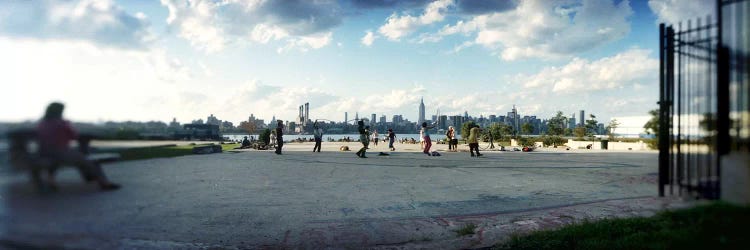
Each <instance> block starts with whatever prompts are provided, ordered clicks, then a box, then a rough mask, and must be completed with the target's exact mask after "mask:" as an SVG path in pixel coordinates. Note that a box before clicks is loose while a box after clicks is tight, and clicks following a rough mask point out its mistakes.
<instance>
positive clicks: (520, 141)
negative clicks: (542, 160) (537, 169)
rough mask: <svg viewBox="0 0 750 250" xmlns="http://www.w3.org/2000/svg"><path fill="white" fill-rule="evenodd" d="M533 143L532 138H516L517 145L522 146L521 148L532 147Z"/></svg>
mask: <svg viewBox="0 0 750 250" xmlns="http://www.w3.org/2000/svg"><path fill="white" fill-rule="evenodd" d="M535 141H536V140H534V138H531V137H520V138H518V144H519V145H521V146H523V147H526V146H529V147H531V146H534V142H535Z"/></svg>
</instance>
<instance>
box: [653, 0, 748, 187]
mask: <svg viewBox="0 0 750 250" xmlns="http://www.w3.org/2000/svg"><path fill="white" fill-rule="evenodd" d="M717 6H718V7H717V15H716V19H713V18H712V17H710V16H709V17H705V18H696V19H695V20H688V21H686V22H680V23H678V24H676V25H675V26H676V27H675V26H671V25H670V26H667V25H665V24H661V25H660V26H659V29H660V34H659V44H660V53H659V54H660V97H659V195H660V196H664V195H665V194H667V193H668V194H670V195H675V194H676V195H681V196H682V195H686V196H693V197H697V198H705V199H718V198H719V193H720V190H719V187H720V185H719V184H720V170H721V156H722V155H725V154H727V153H729V152H730V151H737V150H744V151H745V152H747V151H748V149H747V148H748V137H750V136H748V134H750V133H748V128H750V126H749V124H748V123H750V120H749V119H748V113H750V112H749V111H750V109H748V74H747V73H748V72H749V71H750V70H748V64H747V58H748V57H747V54H748V48H750V46H748V31H747V29H748V27H747V24H748V16H747V13H748V8H750V1H748V0H718V1H717Z"/></svg>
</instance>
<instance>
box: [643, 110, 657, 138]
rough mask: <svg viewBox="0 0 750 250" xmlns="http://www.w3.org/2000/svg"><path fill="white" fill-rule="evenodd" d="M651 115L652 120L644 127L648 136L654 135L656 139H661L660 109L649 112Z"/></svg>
mask: <svg viewBox="0 0 750 250" xmlns="http://www.w3.org/2000/svg"><path fill="white" fill-rule="evenodd" d="M648 114H650V115H651V119H650V120H648V122H646V124H644V125H643V129H645V131H646V134H649V135H650V134H653V135H654V136H655V137H656V138H659V109H653V110H651V111H648Z"/></svg>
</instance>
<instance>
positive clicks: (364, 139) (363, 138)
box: [357, 120, 370, 158]
mask: <svg viewBox="0 0 750 250" xmlns="http://www.w3.org/2000/svg"><path fill="white" fill-rule="evenodd" d="M369 129H370V126H367V127H365V122H364V121H363V120H359V121H357V130H358V131H359V141H360V142H361V143H362V148H360V149H359V151H357V156H359V158H367V156H365V154H366V153H367V146H368V145H370V131H369Z"/></svg>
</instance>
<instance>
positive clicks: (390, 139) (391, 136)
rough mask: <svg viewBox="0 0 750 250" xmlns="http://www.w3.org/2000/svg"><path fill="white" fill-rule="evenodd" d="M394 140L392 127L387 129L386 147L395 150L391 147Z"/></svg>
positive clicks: (394, 135) (394, 134)
mask: <svg viewBox="0 0 750 250" xmlns="http://www.w3.org/2000/svg"><path fill="white" fill-rule="evenodd" d="M394 141H396V133H393V129H390V128H389V129H388V148H390V149H391V151H394V150H396V148H394V147H393V142H394Z"/></svg>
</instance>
